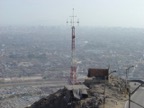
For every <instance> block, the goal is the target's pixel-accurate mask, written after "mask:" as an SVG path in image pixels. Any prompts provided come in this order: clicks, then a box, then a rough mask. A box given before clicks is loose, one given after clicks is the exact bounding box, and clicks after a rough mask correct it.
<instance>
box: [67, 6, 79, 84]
mask: <svg viewBox="0 0 144 108" xmlns="http://www.w3.org/2000/svg"><path fill="white" fill-rule="evenodd" d="M70 17H71V21H70V23H71V29H72V42H71V72H70V84H76V82H77V76H76V68H77V62H76V58H75V23H79V21H77V22H75V17H76V16H75V15H74V8H73V13H72V16H70ZM67 23H68V21H67Z"/></svg>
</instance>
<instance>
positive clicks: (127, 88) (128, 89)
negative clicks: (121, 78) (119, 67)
mask: <svg viewBox="0 0 144 108" xmlns="http://www.w3.org/2000/svg"><path fill="white" fill-rule="evenodd" d="M132 67H134V66H129V67H128V68H127V69H126V90H127V92H128V95H129V108H130V85H128V73H129V70H130V68H132Z"/></svg>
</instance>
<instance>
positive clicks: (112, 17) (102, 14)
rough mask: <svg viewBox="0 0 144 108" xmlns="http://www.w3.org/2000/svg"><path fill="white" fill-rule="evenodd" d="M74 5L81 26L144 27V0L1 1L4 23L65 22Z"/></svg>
mask: <svg viewBox="0 0 144 108" xmlns="http://www.w3.org/2000/svg"><path fill="white" fill-rule="evenodd" d="M72 8H75V13H76V15H77V18H78V19H79V20H80V25H81V26H96V27H140V28H144V0H0V25H65V22H66V20H67V19H70V18H69V16H70V15H71V14H72Z"/></svg>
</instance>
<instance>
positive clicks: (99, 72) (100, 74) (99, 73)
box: [87, 68, 109, 80]
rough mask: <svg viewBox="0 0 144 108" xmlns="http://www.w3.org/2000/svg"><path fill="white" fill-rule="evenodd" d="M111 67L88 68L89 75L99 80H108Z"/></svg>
mask: <svg viewBox="0 0 144 108" xmlns="http://www.w3.org/2000/svg"><path fill="white" fill-rule="evenodd" d="M108 73H109V69H94V68H89V69H88V75H87V76H88V77H95V78H96V79H98V80H105V78H106V80H108Z"/></svg>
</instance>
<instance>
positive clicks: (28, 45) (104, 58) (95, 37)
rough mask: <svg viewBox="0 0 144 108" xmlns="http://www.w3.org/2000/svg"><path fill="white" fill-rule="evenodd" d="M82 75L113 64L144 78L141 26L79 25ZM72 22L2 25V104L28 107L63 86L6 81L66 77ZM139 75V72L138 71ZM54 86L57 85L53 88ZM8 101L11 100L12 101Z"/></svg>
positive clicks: (78, 55)
mask: <svg viewBox="0 0 144 108" xmlns="http://www.w3.org/2000/svg"><path fill="white" fill-rule="evenodd" d="M76 28H77V29H76V58H77V76H78V79H82V78H85V77H86V76H87V70H88V68H110V70H117V73H115V75H120V76H121V77H125V71H126V70H125V69H126V68H127V67H128V66H131V65H133V66H134V68H132V69H131V70H130V72H129V78H131V79H136V78H139V79H141V78H143V77H144V74H142V72H143V69H144V67H143V64H144V49H143V46H144V39H143V38H142V37H143V35H144V31H143V29H138V28H120V27H118V28H97V27H76ZM70 36H71V29H70V28H69V27H60V26H59V27H55V26H53V27H47V26H36V27H35V26H32V27H26V26H24V27H17V26H16V27H15V26H7V27H4V26H1V27H0V82H1V85H0V87H1V88H0V107H1V108H3V107H4V106H5V107H4V108H9V107H10V106H11V108H23V107H26V106H28V105H29V104H32V103H33V102H34V101H37V100H38V99H39V98H41V97H42V96H46V95H48V94H49V93H53V92H55V91H56V90H57V89H58V88H59V87H51V86H50V87H46V86H45V85H47V84H44V86H38V85H37V86H31V87H30V86H26V85H25V84H23V85H19V86H17V87H15V86H12V85H11V86H9V85H8V86H4V85H5V84H10V83H13V82H17V81H19V82H23V81H24V82H25V81H35V80H39V81H40V82H41V83H45V82H50V81H54V80H55V79H57V81H61V82H62V83H63V82H64V83H67V81H68V77H69V74H70V65H71V37H70ZM133 76H134V77H133ZM53 88H54V89H53ZM7 103H8V104H7Z"/></svg>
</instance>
